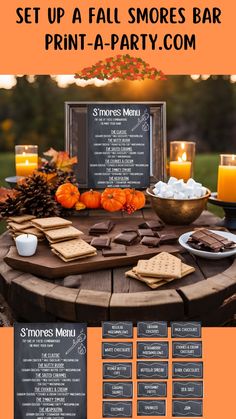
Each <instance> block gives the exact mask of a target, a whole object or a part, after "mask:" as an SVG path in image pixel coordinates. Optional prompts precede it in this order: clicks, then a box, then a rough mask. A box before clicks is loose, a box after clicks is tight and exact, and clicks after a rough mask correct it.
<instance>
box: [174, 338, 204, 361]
mask: <svg viewBox="0 0 236 419" xmlns="http://www.w3.org/2000/svg"><path fill="white" fill-rule="evenodd" d="M172 357H173V358H201V357H202V342H199V341H192V342H185V341H176V342H173V343H172Z"/></svg>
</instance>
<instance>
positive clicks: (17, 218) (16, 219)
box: [7, 214, 36, 224]
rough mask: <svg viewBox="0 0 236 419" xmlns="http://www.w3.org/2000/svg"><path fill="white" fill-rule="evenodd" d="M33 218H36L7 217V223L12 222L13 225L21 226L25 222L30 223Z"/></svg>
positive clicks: (22, 216)
mask: <svg viewBox="0 0 236 419" xmlns="http://www.w3.org/2000/svg"><path fill="white" fill-rule="evenodd" d="M34 218H36V217H35V216H34V215H29V214H25V215H16V216H11V217H8V219H7V221H13V222H14V223H18V224H21V223H24V222H26V221H31V220H33V219H34Z"/></svg>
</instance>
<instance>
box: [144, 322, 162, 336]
mask: <svg viewBox="0 0 236 419" xmlns="http://www.w3.org/2000/svg"><path fill="white" fill-rule="evenodd" d="M137 333H138V337H139V338H167V336H168V327H167V322H138V324H137Z"/></svg>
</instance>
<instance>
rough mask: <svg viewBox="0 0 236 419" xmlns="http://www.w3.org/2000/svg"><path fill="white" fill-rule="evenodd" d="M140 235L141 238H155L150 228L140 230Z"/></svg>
mask: <svg viewBox="0 0 236 419" xmlns="http://www.w3.org/2000/svg"><path fill="white" fill-rule="evenodd" d="M138 235H139V236H140V237H144V236H148V237H154V236H155V234H154V233H153V231H152V230H151V229H150V228H139V229H138Z"/></svg>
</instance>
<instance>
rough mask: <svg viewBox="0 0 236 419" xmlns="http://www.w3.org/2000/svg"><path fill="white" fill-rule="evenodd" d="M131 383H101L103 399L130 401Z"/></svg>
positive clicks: (131, 394)
mask: <svg viewBox="0 0 236 419" xmlns="http://www.w3.org/2000/svg"><path fill="white" fill-rule="evenodd" d="M132 397H133V383H132V382H120V381H116V382H109V381H106V382H104V383H103V398H104V399H132Z"/></svg>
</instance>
